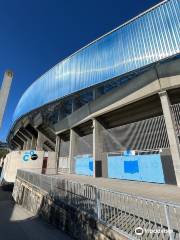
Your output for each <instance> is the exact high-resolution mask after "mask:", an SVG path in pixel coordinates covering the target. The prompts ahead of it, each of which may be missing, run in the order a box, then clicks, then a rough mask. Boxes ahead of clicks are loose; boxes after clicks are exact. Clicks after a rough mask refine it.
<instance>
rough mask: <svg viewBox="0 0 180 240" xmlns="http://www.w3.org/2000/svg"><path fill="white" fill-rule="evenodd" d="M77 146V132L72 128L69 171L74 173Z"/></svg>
mask: <svg viewBox="0 0 180 240" xmlns="http://www.w3.org/2000/svg"><path fill="white" fill-rule="evenodd" d="M76 147H77V133H76V132H75V131H74V130H73V129H70V145H69V164H68V165H69V166H68V167H69V173H74V170H75V169H74V167H75V163H74V155H75V150H76Z"/></svg>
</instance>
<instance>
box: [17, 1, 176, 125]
mask: <svg viewBox="0 0 180 240" xmlns="http://www.w3.org/2000/svg"><path fill="white" fill-rule="evenodd" d="M179 52H180V0H169V1H165V2H163V3H162V4H160V5H158V6H157V7H155V8H153V9H152V10H150V11H148V12H146V13H145V14H143V15H142V16H140V17H137V18H136V19H135V20H133V21H131V22H129V23H128V24H125V25H123V26H120V27H119V28H117V29H115V30H114V31H112V32H110V33H109V34H107V35H105V36H103V37H102V38H100V39H98V40H97V41H94V42H93V43H92V44H89V45H88V46H87V47H85V48H83V49H81V50H79V51H78V52H76V53H75V54H73V55H72V56H70V57H69V58H67V59H65V60H63V61H62V62H60V63H59V64H57V65H56V66H55V67H53V68H52V69H50V70H49V71H48V72H46V73H45V74H44V75H42V76H41V77H40V78H39V79H38V80H37V81H35V82H34V83H33V84H32V85H31V86H30V87H29V88H28V89H27V90H26V91H25V93H24V94H23V95H22V97H21V99H20V101H19V103H18V105H17V107H16V110H15V113H14V121H15V120H17V119H18V118H19V117H21V116H22V115H24V114H26V113H27V112H30V111H31V110H33V109H36V108H38V107H40V106H42V105H44V104H47V103H49V102H52V101H54V100H56V99H59V98H63V97H64V96H67V95H69V94H72V93H74V92H77V91H79V90H81V89H85V88H87V87H90V86H93V85H95V84H98V83H101V82H103V81H106V80H108V79H111V78H113V77H116V76H120V75H122V74H125V73H128V72H130V71H133V70H136V69H138V68H141V67H143V66H146V65H148V64H150V63H153V62H156V61H158V60H161V59H164V58H167V57H169V56H172V55H174V54H177V53H179Z"/></svg>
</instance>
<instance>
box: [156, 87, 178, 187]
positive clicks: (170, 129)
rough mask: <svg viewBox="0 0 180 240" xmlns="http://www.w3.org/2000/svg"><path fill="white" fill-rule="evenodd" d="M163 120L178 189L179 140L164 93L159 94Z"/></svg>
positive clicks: (165, 93) (166, 96) (167, 99)
mask: <svg viewBox="0 0 180 240" xmlns="http://www.w3.org/2000/svg"><path fill="white" fill-rule="evenodd" d="M159 96H160V99H161V104H162V109H163V114H164V119H165V123H166V129H167V134H168V138H169V144H170V150H171V155H172V160H173V165H174V170H175V175H176V181H177V185H178V186H179V187H180V149H179V140H178V138H177V134H176V129H175V121H174V118H173V114H172V112H171V108H170V102H169V98H168V95H167V92H166V91H162V92H160V93H159Z"/></svg>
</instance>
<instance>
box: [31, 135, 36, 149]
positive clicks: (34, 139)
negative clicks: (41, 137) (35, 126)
mask: <svg viewBox="0 0 180 240" xmlns="http://www.w3.org/2000/svg"><path fill="white" fill-rule="evenodd" d="M31 149H32V150H34V149H36V138H35V137H34V136H33V135H32V139H31Z"/></svg>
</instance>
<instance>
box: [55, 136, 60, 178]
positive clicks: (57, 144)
mask: <svg viewBox="0 0 180 240" xmlns="http://www.w3.org/2000/svg"><path fill="white" fill-rule="evenodd" d="M60 144H61V138H60V136H58V135H57V136H56V146H55V152H56V174H58V168H59V157H60Z"/></svg>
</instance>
